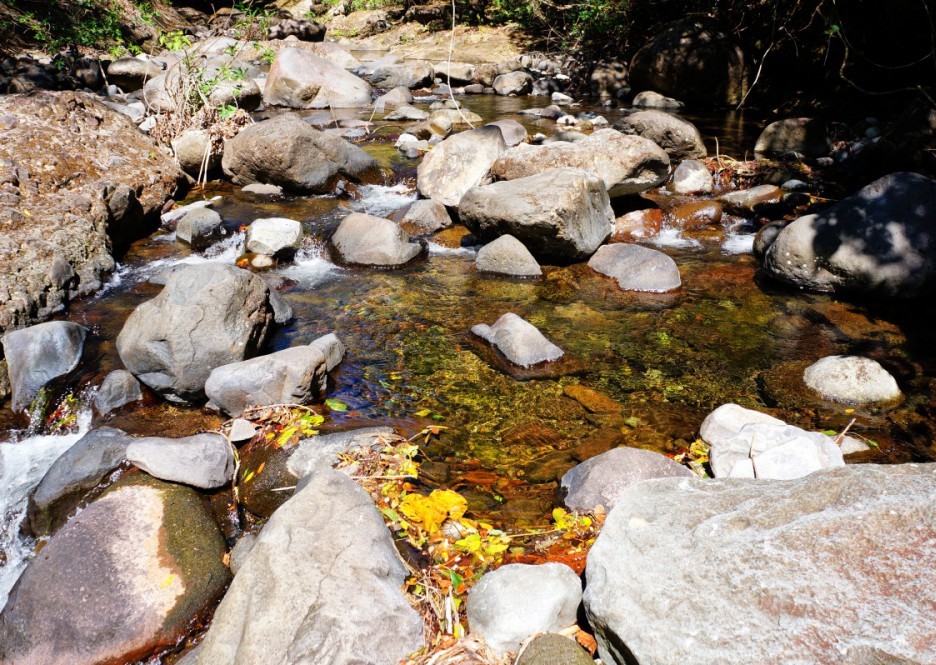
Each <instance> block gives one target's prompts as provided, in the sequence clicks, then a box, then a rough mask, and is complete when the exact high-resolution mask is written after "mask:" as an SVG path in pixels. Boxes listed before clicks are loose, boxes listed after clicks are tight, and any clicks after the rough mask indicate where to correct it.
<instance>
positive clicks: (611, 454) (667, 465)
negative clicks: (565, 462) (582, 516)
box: [561, 447, 694, 512]
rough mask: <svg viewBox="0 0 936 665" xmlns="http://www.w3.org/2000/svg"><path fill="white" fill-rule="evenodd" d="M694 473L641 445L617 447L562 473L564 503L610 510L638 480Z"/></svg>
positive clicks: (576, 508) (569, 505)
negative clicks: (639, 446) (564, 494)
mask: <svg viewBox="0 0 936 665" xmlns="http://www.w3.org/2000/svg"><path fill="white" fill-rule="evenodd" d="M671 476H676V477H683V478H692V477H693V476H694V474H693V473H692V471H690V470H689V469H688V468H686V467H684V466H683V465H682V464H677V463H676V462H674V461H673V460H671V459H670V458H669V457H667V456H666V455H661V454H660V453H656V452H653V451H652V450H643V449H641V448H625V447H621V448H614V449H612V450H609V451H608V452H606V453H602V454H600V455H598V456H596V457H592V458H591V459H589V460H588V461H586V462H582V463H581V464H579V465H578V466H574V467H572V468H571V469H569V470H568V471H567V472H566V474H565V475H564V476H562V483H561V487H562V490H563V491H564V492H565V493H566V496H565V500H564V503H565V505H566V507H568V508H569V509H570V510H579V511H582V512H590V511H592V510H594V509H595V508H596V507H597V506H602V507H604V509H605V511H610V510H611V509H612V508H614V506H615V504H617V502H618V499H619V498H620V497H621V495H622V494H624V492H625V491H626V490H627V488H629V487H630V486H631V485H634V484H635V483H639V482H643V481H644V480H650V479H653V478H669V477H671Z"/></svg>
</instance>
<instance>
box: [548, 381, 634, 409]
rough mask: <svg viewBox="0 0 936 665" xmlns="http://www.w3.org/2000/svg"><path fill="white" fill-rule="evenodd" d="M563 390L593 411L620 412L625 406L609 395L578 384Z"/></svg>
mask: <svg viewBox="0 0 936 665" xmlns="http://www.w3.org/2000/svg"><path fill="white" fill-rule="evenodd" d="M562 391H563V392H564V393H565V394H566V395H568V396H569V397H571V398H572V399H574V400H575V401H576V402H578V403H579V404H581V405H582V406H584V407H585V408H586V409H588V410H589V411H590V412H592V413H620V412H621V411H622V410H623V408H624V407H623V406H621V404H620V402H617V401H615V400H613V399H611V398H610V397H608V396H607V395H605V394H603V393H600V392H598V391H597V390H592V389H591V388H586V387H585V386H580V385H578V384H573V385H569V386H565V387H564V388H563V389H562Z"/></svg>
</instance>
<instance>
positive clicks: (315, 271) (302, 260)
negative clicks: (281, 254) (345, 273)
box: [277, 246, 341, 288]
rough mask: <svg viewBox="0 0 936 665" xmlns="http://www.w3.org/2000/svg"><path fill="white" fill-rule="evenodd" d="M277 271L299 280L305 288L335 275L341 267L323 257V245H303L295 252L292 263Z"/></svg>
mask: <svg viewBox="0 0 936 665" xmlns="http://www.w3.org/2000/svg"><path fill="white" fill-rule="evenodd" d="M277 272H278V273H279V274H281V275H283V276H284V277H288V278H289V279H293V280H295V281H297V282H299V283H300V284H302V285H303V286H304V287H306V288H311V287H313V286H316V285H317V284H321V283H323V282H325V281H328V280H329V279H332V278H333V277H336V276H337V275H338V274H339V273H340V272H341V269H340V268H339V267H338V266H336V265H335V264H334V263H332V262H331V261H329V260H328V259H327V258H326V257H325V249H324V248H323V247H321V246H316V247H303V248H302V249H300V250H299V252H298V253H297V254H296V257H295V260H294V262H293V264H292V265H289V266H286V267H285V268H282V269H280V270H278V271H277Z"/></svg>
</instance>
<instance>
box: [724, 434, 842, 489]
mask: <svg viewBox="0 0 936 665" xmlns="http://www.w3.org/2000/svg"><path fill="white" fill-rule="evenodd" d="M709 456H710V458H711V466H712V473H713V475H714V476H715V477H716V478H770V479H774V480H792V479H794V478H801V477H802V476H805V475H808V474H810V473H813V472H815V471H819V470H820V469H830V468H833V467H836V466H842V465H844V464H845V462H844V460H843V459H842V451H841V449H840V448H839V447H838V445H836V444H835V442H834V441H833V440H832V439H831V438H830V437H828V436H826V435H824V434H820V433H819V432H806V431H805V430H801V429H800V428H798V427H793V426H792V425H785V424H784V425H773V424H762V423H753V424H749V425H745V426H744V427H742V428H741V431H739V432H738V434H736V435H735V436H733V437H732V438H730V439H728V440H726V441H723V442H716V443H712V446H711V449H710V451H709Z"/></svg>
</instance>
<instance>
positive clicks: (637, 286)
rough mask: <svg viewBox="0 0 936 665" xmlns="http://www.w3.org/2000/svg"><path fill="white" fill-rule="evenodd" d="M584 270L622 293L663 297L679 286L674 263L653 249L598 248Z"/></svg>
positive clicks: (637, 247)
mask: <svg viewBox="0 0 936 665" xmlns="http://www.w3.org/2000/svg"><path fill="white" fill-rule="evenodd" d="M588 267H589V268H591V269H592V270H594V271H595V272H599V273H601V274H602V275H605V276H606V277H610V278H612V279H614V280H616V281H617V283H618V286H619V287H621V288H622V289H624V290H625V291H649V292H651V293H663V292H666V291H672V290H673V289H678V288H679V287H680V286H681V285H682V280H681V278H680V276H679V268H678V267H677V266H676V262H675V261H674V260H673V259H672V258H670V257H669V256H667V255H666V254H664V253H663V252H660V251H658V250H655V249H650V248H649V247H644V246H642V245H631V244H629V243H615V244H613V245H605V246H604V247H600V248H599V249H598V251H597V252H595V255H594V256H593V257H591V259H590V260H589V261H588Z"/></svg>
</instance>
